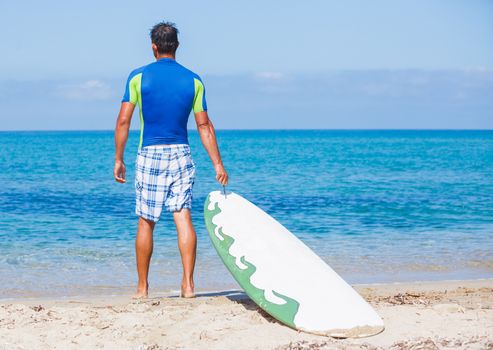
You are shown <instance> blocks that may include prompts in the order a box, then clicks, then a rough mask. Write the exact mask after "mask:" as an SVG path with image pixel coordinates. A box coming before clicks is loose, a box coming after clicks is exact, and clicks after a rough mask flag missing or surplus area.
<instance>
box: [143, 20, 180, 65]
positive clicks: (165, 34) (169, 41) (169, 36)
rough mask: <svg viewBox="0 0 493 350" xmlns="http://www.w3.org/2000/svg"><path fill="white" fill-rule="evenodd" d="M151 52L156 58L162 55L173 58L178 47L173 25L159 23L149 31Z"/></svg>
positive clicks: (176, 31) (175, 29)
mask: <svg viewBox="0 0 493 350" xmlns="http://www.w3.org/2000/svg"><path fill="white" fill-rule="evenodd" d="M150 34H151V41H152V51H153V52H154V56H155V57H156V58H157V57H158V56H162V55H171V56H174V55H175V52H176V49H177V48H178V45H179V44H180V43H179V42H178V29H177V28H176V27H175V24H174V23H170V22H160V23H158V24H156V25H155V26H154V27H152V29H151V33H150Z"/></svg>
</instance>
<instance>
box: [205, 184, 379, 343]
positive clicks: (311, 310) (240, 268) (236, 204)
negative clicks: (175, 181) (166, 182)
mask: <svg viewBox="0 0 493 350" xmlns="http://www.w3.org/2000/svg"><path fill="white" fill-rule="evenodd" d="M204 218H205V224H206V227H207V231H208V232H209V236H210V239H211V240H212V244H213V245H214V247H215V249H216V251H217V253H218V255H219V256H220V258H221V260H222V261H223V263H224V264H225V265H226V267H227V269H228V270H229V272H230V273H231V274H232V275H233V277H234V278H235V279H236V281H237V282H238V284H239V285H240V286H241V287H242V288H243V289H244V291H245V293H246V294H247V295H248V296H249V297H250V298H251V299H252V300H253V301H254V302H255V303H256V304H257V305H258V306H260V307H261V308H262V309H263V310H265V311H266V312H267V313H269V314H270V315H271V316H272V317H274V318H276V319H277V320H278V321H280V322H282V323H284V324H285V325H287V326H290V327H292V328H294V329H297V330H301V331H305V332H309V333H314V334H319V335H326V336H331V337H337V338H348V337H350V338H359V337H367V336H371V335H375V334H377V333H380V332H382V331H383V330H384V323H383V321H382V319H381V318H380V317H379V316H378V314H377V313H376V312H375V310H374V309H373V308H372V307H371V306H370V305H369V304H368V303H367V302H366V301H365V300H364V299H363V298H362V297H361V296H360V295H359V294H358V293H357V292H356V291H355V290H354V289H353V288H352V287H351V286H350V285H349V284H348V283H346V282H345V281H344V280H343V279H342V278H341V277H340V276H339V275H338V274H337V273H336V272H335V271H334V270H333V269H332V268H331V267H330V266H329V265H327V264H326V263H325V262H324V261H323V260H322V259H321V258H320V257H319V256H318V255H316V254H315V253H314V252H313V251H312V250H311V249H310V248H309V247H308V246H306V245H305V244H304V243H303V242H302V241H301V240H299V239H298V238H297V237H296V236H295V235H294V234H292V233H291V232H289V231H288V230H287V229H286V228H285V227H284V226H283V225H281V224H280V223H279V222H278V221H276V220H275V219H274V218H273V217H271V216H270V215H268V214H267V213H266V212H264V211H263V210H262V209H260V208H259V207H257V206H256V205H254V204H253V203H251V202H250V201H248V200H246V199H245V198H243V197H241V196H240V195H238V194H236V193H233V192H227V193H223V192H220V191H214V192H211V193H210V194H209V195H208V196H207V199H206V201H205V205H204Z"/></svg>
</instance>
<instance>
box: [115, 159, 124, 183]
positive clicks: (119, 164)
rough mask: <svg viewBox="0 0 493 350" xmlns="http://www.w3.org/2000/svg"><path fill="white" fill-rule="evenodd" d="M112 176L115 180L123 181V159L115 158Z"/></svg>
mask: <svg viewBox="0 0 493 350" xmlns="http://www.w3.org/2000/svg"><path fill="white" fill-rule="evenodd" d="M113 176H114V177H115V180H116V181H117V182H120V183H122V184H123V183H125V163H123V160H115V168H114V169H113Z"/></svg>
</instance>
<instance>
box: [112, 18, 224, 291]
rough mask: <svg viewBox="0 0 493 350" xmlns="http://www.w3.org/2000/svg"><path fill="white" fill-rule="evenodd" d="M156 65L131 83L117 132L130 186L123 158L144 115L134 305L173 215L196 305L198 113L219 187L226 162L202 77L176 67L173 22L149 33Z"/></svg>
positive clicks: (119, 160) (120, 169)
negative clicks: (193, 126)
mask: <svg viewBox="0 0 493 350" xmlns="http://www.w3.org/2000/svg"><path fill="white" fill-rule="evenodd" d="M150 34H151V41H152V51H153V53H154V57H155V58H156V62H153V63H151V64H149V65H147V66H144V67H141V68H137V69H136V70H134V71H133V72H132V73H130V76H129V77H128V81H127V84H126V89H125V94H124V96H123V100H122V105H121V109H120V113H119V115H118V120H117V123H116V129H115V147H116V152H115V167H114V177H115V180H116V181H118V182H121V183H124V182H125V164H124V162H123V152H124V150H125V144H126V142H127V138H128V130H129V127H130V120H131V118H132V114H133V111H134V107H135V105H136V104H138V105H139V110H140V143H139V150H138V154H137V164H136V174H135V191H136V208H135V212H136V214H137V215H138V216H139V222H138V228H137V237H136V239H135V251H136V257H137V273H138V277H139V281H138V284H137V293H136V294H135V295H134V298H145V297H147V295H148V286H149V284H148V282H147V276H148V273H149V263H150V260H151V255H152V248H153V238H152V234H153V231H154V226H155V224H156V222H158V221H159V218H160V216H161V212H162V210H163V209H164V210H165V211H169V212H172V213H173V219H174V222H175V225H176V230H177V232H178V247H179V249H180V254H181V260H182V264H183V278H182V282H181V296H182V297H186V298H190V297H194V296H195V294H194V282H193V270H194V267H195V255H196V246H197V238H196V235H195V230H194V227H193V224H192V219H191V215H190V209H191V205H192V187H193V183H194V176H195V164H194V162H193V160H192V157H191V154H190V148H189V146H188V137H187V121H188V117H189V115H190V111H191V110H192V109H193V111H194V114H195V121H196V123H197V128H198V131H199V134H200V138H201V140H202V144H203V145H204V147H205V149H206V150H207V153H208V154H209V157H210V158H211V161H212V163H213V165H214V169H215V171H216V179H217V181H219V183H221V184H222V185H226V184H227V183H228V175H227V173H226V170H225V169H224V166H223V164H222V161H221V156H220V154H219V149H218V146H217V142H216V136H215V132H214V126H213V125H212V122H211V121H210V119H209V117H208V115H207V104H206V100H205V89H204V85H203V83H202V80H201V79H200V77H199V76H198V75H197V74H195V73H193V72H192V71H190V70H188V69H186V68H185V67H183V66H182V65H180V64H179V63H177V62H176V59H175V53H176V49H177V48H178V45H179V42H178V30H177V29H176V27H175V25H174V24H172V23H168V22H162V23H158V24H156V25H155V26H154V27H153V28H152V30H151V33H150Z"/></svg>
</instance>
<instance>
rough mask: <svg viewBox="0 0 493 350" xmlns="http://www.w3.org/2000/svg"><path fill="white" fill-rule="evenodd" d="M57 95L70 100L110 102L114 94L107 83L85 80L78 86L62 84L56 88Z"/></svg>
mask: <svg viewBox="0 0 493 350" xmlns="http://www.w3.org/2000/svg"><path fill="white" fill-rule="evenodd" d="M57 94H58V95H60V96H62V97H64V98H67V99H70V100H84V101H94V100H99V101H102V100H110V99H113V98H114V96H115V93H114V91H113V89H112V88H111V87H110V85H108V84H107V83H105V82H103V81H101V80H96V79H94V80H87V81H85V82H83V83H79V84H64V85H59V86H58V87H57Z"/></svg>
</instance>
